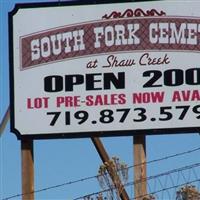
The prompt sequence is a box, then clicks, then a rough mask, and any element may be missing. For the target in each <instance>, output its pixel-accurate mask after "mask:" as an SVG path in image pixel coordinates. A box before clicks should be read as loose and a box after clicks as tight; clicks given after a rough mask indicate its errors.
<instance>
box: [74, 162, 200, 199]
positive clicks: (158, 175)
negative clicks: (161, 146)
mask: <svg viewBox="0 0 200 200" xmlns="http://www.w3.org/2000/svg"><path fill="white" fill-rule="evenodd" d="M199 166H200V163H195V164H193V165H188V166H184V167H181V168H177V169H173V170H170V171H167V172H164V173H161V174H157V175H155V176H149V177H147V178H146V179H141V180H138V181H132V182H129V183H127V184H124V186H125V187H128V186H131V185H135V184H138V183H141V182H144V181H146V180H150V179H156V178H158V177H161V176H166V175H170V174H173V173H176V172H183V171H185V170H188V169H192V168H196V167H199ZM199 181H200V178H197V179H195V180H193V181H188V182H185V183H183V184H179V185H175V186H171V187H168V188H163V189H162V190H158V191H156V192H153V194H155V193H158V192H162V191H165V190H169V189H173V188H177V187H180V186H182V185H185V184H192V183H193V182H199ZM111 189H115V188H114V186H113V188H109V189H105V190H101V191H99V192H94V193H90V194H87V195H84V196H80V197H77V198H75V199H73V200H80V199H84V198H86V197H88V196H93V195H98V194H103V193H105V192H109V191H111ZM146 195H147V194H146ZM146 195H144V196H146ZM141 197H143V196H140V197H136V198H141Z"/></svg>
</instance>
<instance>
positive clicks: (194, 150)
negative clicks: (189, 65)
mask: <svg viewBox="0 0 200 200" xmlns="http://www.w3.org/2000/svg"><path fill="white" fill-rule="evenodd" d="M199 150H200V147H198V148H195V149H192V150H188V151H184V152H181V153H176V154H173V155H169V156H166V157H163V158H158V159H154V160H151V161H148V162H144V163H140V164H137V165H132V166H129V167H128V169H130V168H133V167H137V166H140V165H144V164H151V163H154V162H160V161H163V160H167V159H170V158H174V157H178V156H182V155H186V154H190V153H193V152H196V151H199ZM97 177H98V175H95V176H90V177H85V178H82V179H78V180H75V181H68V182H65V183H62V184H57V185H54V186H49V187H46V188H42V189H38V190H35V191H33V192H32V193H39V192H43V191H47V190H51V189H55V188H60V187H63V186H67V185H71V184H75V183H79V182H83V181H87V180H91V179H94V178H97ZM28 194H31V193H28ZM23 195H26V194H22V193H21V194H16V195H13V196H10V197H7V198H4V199H2V200H9V199H13V198H15V197H20V196H23Z"/></svg>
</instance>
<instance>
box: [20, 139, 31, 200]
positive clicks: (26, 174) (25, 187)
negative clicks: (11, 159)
mask: <svg viewBox="0 0 200 200" xmlns="http://www.w3.org/2000/svg"><path fill="white" fill-rule="evenodd" d="M21 155H22V194H23V196H22V200H34V157H33V141H32V140H22V141H21Z"/></svg>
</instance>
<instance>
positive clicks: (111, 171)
mask: <svg viewBox="0 0 200 200" xmlns="http://www.w3.org/2000/svg"><path fill="white" fill-rule="evenodd" d="M91 140H92V142H93V144H94V146H95V148H96V150H97V152H98V153H99V156H100V157H101V160H102V161H103V163H105V162H107V163H109V160H110V158H109V155H108V153H107V152H106V150H105V148H104V146H103V144H102V142H101V140H100V139H99V138H98V137H92V138H91ZM107 170H108V173H109V175H110V177H111V179H112V181H113V184H114V185H115V187H116V189H117V190H118V191H119V194H120V198H121V199H122V200H129V197H128V194H127V192H126V190H125V188H124V186H123V184H122V182H121V180H120V178H119V177H118V176H116V175H115V176H114V174H115V173H114V169H113V168H112V167H108V168H107Z"/></svg>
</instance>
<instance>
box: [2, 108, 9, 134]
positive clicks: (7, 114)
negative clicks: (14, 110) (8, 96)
mask: <svg viewBox="0 0 200 200" xmlns="http://www.w3.org/2000/svg"><path fill="white" fill-rule="evenodd" d="M9 118H10V106H8V108H7V110H6V113H5V115H4V116H3V119H2V121H1V124H0V136H1V134H3V131H4V129H5V127H6V124H7V122H8V120H9Z"/></svg>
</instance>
